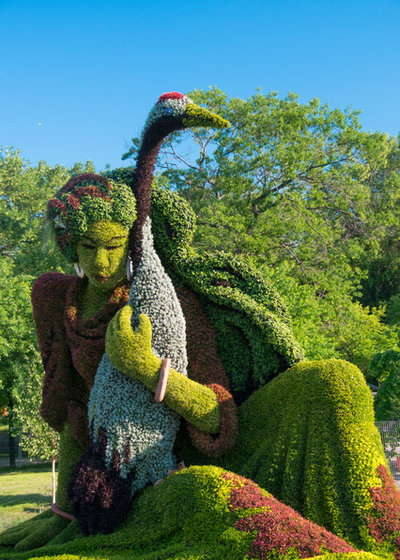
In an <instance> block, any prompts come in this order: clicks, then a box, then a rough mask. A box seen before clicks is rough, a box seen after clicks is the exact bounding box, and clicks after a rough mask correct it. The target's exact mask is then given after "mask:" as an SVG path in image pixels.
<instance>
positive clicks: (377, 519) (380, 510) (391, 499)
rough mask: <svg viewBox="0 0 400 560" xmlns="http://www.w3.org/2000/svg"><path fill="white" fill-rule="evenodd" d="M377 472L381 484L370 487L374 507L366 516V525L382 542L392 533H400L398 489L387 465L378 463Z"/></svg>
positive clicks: (399, 497) (399, 492)
mask: <svg viewBox="0 0 400 560" xmlns="http://www.w3.org/2000/svg"><path fill="white" fill-rule="evenodd" d="M377 474H378V476H379V478H380V479H381V481H382V486H381V487H375V488H370V494H371V498H372V501H373V504H374V507H373V509H372V511H371V515H370V516H369V517H368V526H369V530H370V532H371V535H372V536H373V537H374V538H375V539H376V540H377V541H378V542H382V541H384V540H385V539H386V538H388V537H391V536H392V535H393V534H394V533H397V534H399V533H400V491H399V490H398V488H397V486H396V484H395V482H394V480H393V478H392V477H391V476H390V473H389V471H388V469H387V467H385V466H384V465H380V466H379V467H378V468H377ZM398 540H399V539H398Z"/></svg>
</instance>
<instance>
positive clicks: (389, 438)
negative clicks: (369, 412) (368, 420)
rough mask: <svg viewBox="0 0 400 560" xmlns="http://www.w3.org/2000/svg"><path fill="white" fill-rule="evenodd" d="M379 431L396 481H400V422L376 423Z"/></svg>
mask: <svg viewBox="0 0 400 560" xmlns="http://www.w3.org/2000/svg"><path fill="white" fill-rule="evenodd" d="M375 425H376V427H377V428H378V430H379V433H380V436H381V440H382V444H383V449H384V451H385V455H386V459H387V461H388V463H389V467H390V471H391V473H392V476H393V478H394V479H395V480H400V468H399V467H400V465H399V463H400V420H389V421H384V422H383V421H382V422H375Z"/></svg>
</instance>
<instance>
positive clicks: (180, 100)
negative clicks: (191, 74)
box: [142, 91, 230, 142]
mask: <svg viewBox="0 0 400 560" xmlns="http://www.w3.org/2000/svg"><path fill="white" fill-rule="evenodd" d="M198 126H204V127H211V128H228V127H229V126H230V123H229V121H227V120H226V119H224V118H222V117H220V116H219V115H216V114H215V113H213V112H211V111H208V110H207V109H204V107H200V106H199V105H196V103H193V101H192V100H191V99H190V97H188V96H187V95H183V94H182V93H179V92H177V91H171V92H168V93H164V94H163V95H161V96H160V97H159V99H158V101H157V103H156V104H155V105H154V107H153V109H152V110H151V111H150V113H149V116H148V117H147V120H146V123H145V125H144V129H143V133H142V142H145V141H146V139H147V138H149V137H151V138H152V140H153V141H154V140H155V139H156V138H157V140H158V139H160V140H161V139H163V138H165V137H166V136H167V135H168V134H170V133H171V132H174V131H176V130H182V129H185V128H193V127H198ZM158 137H159V138H158ZM149 140H150V138H149Z"/></svg>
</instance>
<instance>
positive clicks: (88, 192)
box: [68, 185, 111, 201]
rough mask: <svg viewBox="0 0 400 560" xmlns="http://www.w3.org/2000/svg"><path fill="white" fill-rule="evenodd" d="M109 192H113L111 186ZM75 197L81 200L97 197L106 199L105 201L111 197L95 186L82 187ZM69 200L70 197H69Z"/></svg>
mask: <svg viewBox="0 0 400 560" xmlns="http://www.w3.org/2000/svg"><path fill="white" fill-rule="evenodd" d="M109 190H111V185H109ZM75 196H77V197H79V198H83V197H84V196H93V197H95V196H97V197H99V198H104V199H105V200H108V201H109V200H110V196H109V195H108V194H106V193H105V192H104V191H102V190H101V189H99V187H96V186H95V185H87V186H86V187H81V188H80V189H79V190H78V191H77V192H76V193H75ZM68 198H69V197H68Z"/></svg>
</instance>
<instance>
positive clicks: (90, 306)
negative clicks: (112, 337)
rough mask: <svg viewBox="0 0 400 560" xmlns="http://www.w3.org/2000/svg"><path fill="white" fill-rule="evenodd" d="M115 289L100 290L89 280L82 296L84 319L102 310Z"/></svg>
mask: <svg viewBox="0 0 400 560" xmlns="http://www.w3.org/2000/svg"><path fill="white" fill-rule="evenodd" d="M114 289H115V288H114ZM114 289H112V290H107V291H104V290H100V289H99V288H97V287H96V286H93V284H91V283H90V282H89V283H88V284H87V286H86V288H85V290H84V292H83V296H82V307H81V317H82V319H89V317H93V315H96V313H97V312H98V311H100V309H101V308H102V307H103V306H104V304H105V303H106V302H107V301H108V300H109V298H110V295H111V294H112V293H113V291H114Z"/></svg>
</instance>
